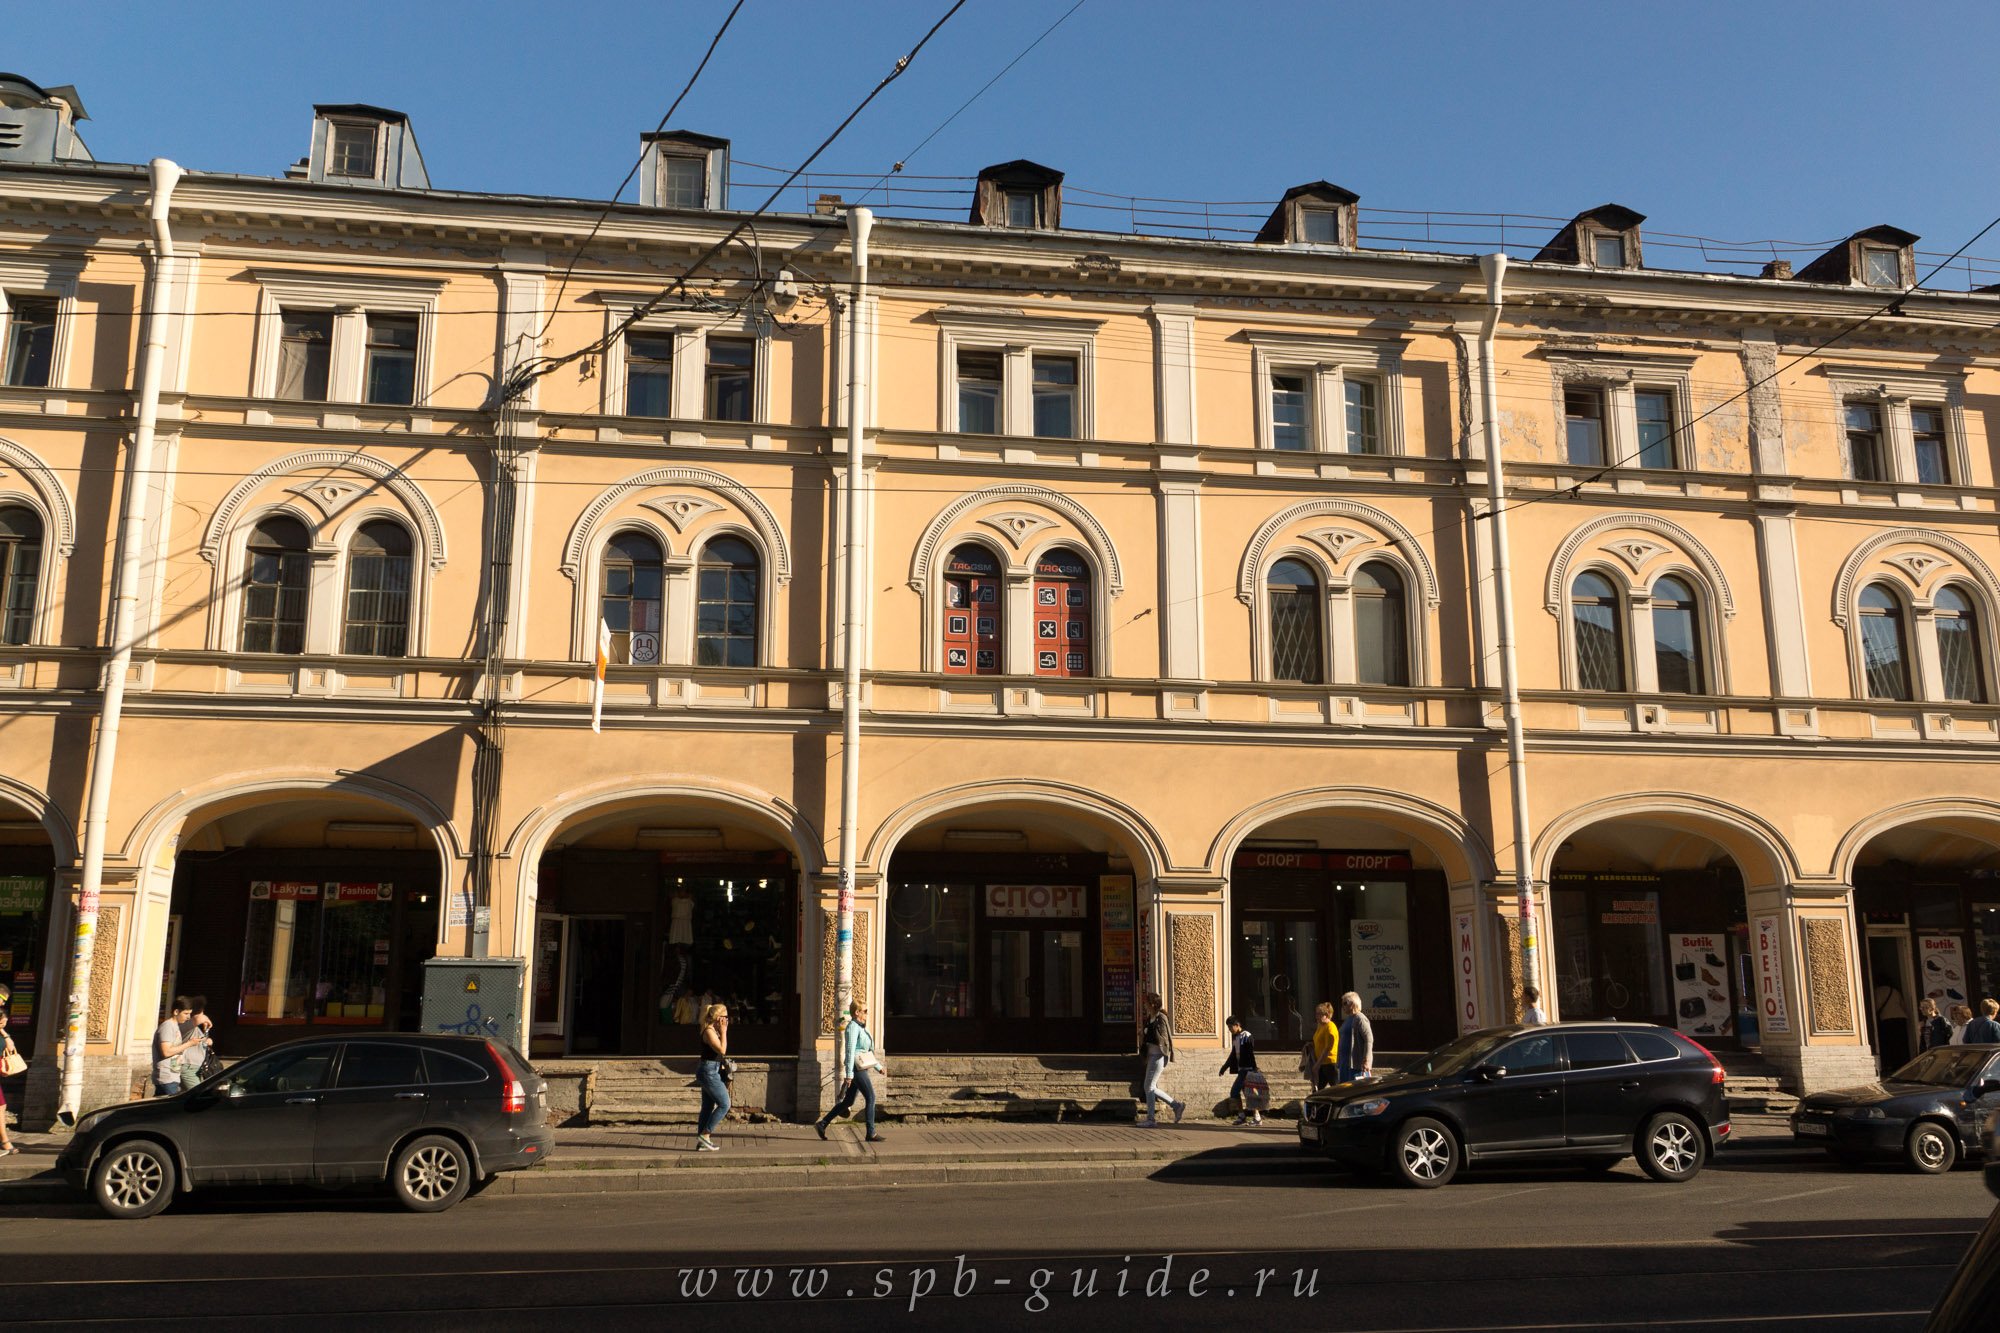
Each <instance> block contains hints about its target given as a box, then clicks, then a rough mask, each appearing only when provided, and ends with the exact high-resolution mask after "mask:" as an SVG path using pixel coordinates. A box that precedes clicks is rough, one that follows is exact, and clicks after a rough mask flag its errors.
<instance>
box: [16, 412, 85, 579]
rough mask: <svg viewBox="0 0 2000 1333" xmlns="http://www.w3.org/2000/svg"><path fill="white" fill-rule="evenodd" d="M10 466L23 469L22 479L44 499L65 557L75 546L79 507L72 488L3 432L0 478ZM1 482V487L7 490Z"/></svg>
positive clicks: (46, 513)
mask: <svg viewBox="0 0 2000 1333" xmlns="http://www.w3.org/2000/svg"><path fill="white" fill-rule="evenodd" d="M9 468H11V469H13V470H14V471H15V472H18V473H20V475H21V480H22V481H24V482H26V483H27V484H28V490H29V492H30V493H32V494H33V495H34V497H35V498H36V499H38V500H39V501H41V508H42V510H43V511H44V516H45V517H46V518H47V520H48V523H49V528H50V532H49V536H50V537H51V538H52V539H53V541H52V544H53V545H54V546H55V548H56V550H57V552H58V553H59V554H60V555H61V556H62V557H63V558H64V559H67V558H69V556H70V554H71V553H72V552H74V551H75V550H76V509H75V507H74V506H73V505H71V504H70V499H69V492H68V491H66V490H64V489H63V484H62V482H61V481H60V480H58V479H57V477H56V474H55V473H53V472H51V471H50V470H49V468H48V465H47V464H46V463H44V462H42V460H41V459H39V458H37V457H35V455H34V454H32V453H30V452H28V450H27V449H25V448H23V447H22V446H20V445H18V444H16V443H14V441H12V440H10V439H8V438H6V437H5V436H0V478H4V477H5V476H6V473H7V470H8V469H9ZM4 489H5V487H4V485H0V490H4Z"/></svg>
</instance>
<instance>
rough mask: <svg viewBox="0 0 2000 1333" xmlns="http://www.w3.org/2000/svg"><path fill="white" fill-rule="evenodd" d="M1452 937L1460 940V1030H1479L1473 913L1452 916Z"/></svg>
mask: <svg viewBox="0 0 2000 1333" xmlns="http://www.w3.org/2000/svg"><path fill="white" fill-rule="evenodd" d="M1451 924H1452V930H1451V934H1452V938H1453V939H1454V940H1456V941H1457V942H1458V962H1457V966H1456V967H1455V969H1454V970H1455V972H1456V974H1457V976H1456V984H1457V991H1458V1030H1459V1032H1460V1033H1461V1034H1463V1033H1467V1032H1477V1031H1478V1030H1479V976H1478V973H1477V971H1476V970H1475V969H1474V966H1473V961H1472V955H1473V941H1472V913H1470V912H1459V913H1456V914H1455V915H1454V916H1453V917H1452V923H1451Z"/></svg>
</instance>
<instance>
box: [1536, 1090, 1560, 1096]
mask: <svg viewBox="0 0 2000 1333" xmlns="http://www.w3.org/2000/svg"><path fill="white" fill-rule="evenodd" d="M1558 1091H1559V1089H1556V1088H1537V1089H1535V1095H1536V1096H1537V1097H1553V1096H1555V1095H1556V1093H1557V1092H1558Z"/></svg>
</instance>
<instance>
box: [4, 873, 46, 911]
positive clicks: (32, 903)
mask: <svg viewBox="0 0 2000 1333" xmlns="http://www.w3.org/2000/svg"><path fill="white" fill-rule="evenodd" d="M48 899H49V882H48V881H47V880H46V879H42V878H41V877H40V876H36V875H0V912H9V913H19V912H40V911H41V910H42V908H43V907H44V906H45V905H46V904H47V903H48Z"/></svg>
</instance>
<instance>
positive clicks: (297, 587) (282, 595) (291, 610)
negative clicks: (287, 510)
mask: <svg viewBox="0 0 2000 1333" xmlns="http://www.w3.org/2000/svg"><path fill="white" fill-rule="evenodd" d="M309 545H310V541H309V540H308V538H307V535H306V525H305V524H303V523H301V522H299V521H298V520H297V519H295V518H288V517H286V516H284V515H272V516H271V517H269V518H266V519H264V520H263V521H262V522H260V523H258V524H257V526H256V527H254V528H252V529H251V531H250V540H249V542H248V543H247V545H246V547H245V549H244V555H243V559H244V570H243V632H242V651H244V652H246V653H302V652H304V651H305V644H306V600H307V592H308V585H309V583H310V582H311V578H312V555H311V553H310V551H309V550H308V547H309Z"/></svg>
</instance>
